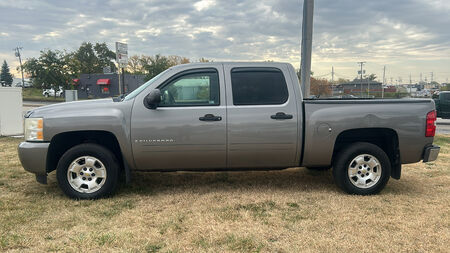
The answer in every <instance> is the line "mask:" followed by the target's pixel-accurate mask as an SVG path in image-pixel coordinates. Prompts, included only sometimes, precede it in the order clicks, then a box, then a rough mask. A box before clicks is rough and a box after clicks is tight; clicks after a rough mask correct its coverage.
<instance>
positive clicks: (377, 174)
mask: <svg viewBox="0 0 450 253" xmlns="http://www.w3.org/2000/svg"><path fill="white" fill-rule="evenodd" d="M381 170H382V168H381V164H380V162H379V161H378V159H377V158H375V157H374V156H373V155H368V154H362V155H358V156H357V157H355V158H354V159H353V160H352V161H351V162H350V164H349V166H348V178H349V179H350V182H352V184H353V185H354V186H356V187H358V188H363V189H366V188H370V187H372V186H374V185H375V184H376V183H377V182H378V181H379V180H380V178H381Z"/></svg>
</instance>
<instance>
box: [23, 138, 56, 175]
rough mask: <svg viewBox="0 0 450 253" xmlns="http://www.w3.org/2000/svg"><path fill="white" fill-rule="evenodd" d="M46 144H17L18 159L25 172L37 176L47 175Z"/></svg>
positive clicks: (47, 145)
mask: <svg viewBox="0 0 450 253" xmlns="http://www.w3.org/2000/svg"><path fill="white" fill-rule="evenodd" d="M49 145H50V143H48V142H44V143H43V142H22V143H20V144H19V148H18V151H19V159H20V163H22V166H23V168H24V169H25V170H26V171H29V172H31V173H34V174H36V177H37V176H46V175H47V169H46V168H47V166H46V165H47V152H48V147H49Z"/></svg>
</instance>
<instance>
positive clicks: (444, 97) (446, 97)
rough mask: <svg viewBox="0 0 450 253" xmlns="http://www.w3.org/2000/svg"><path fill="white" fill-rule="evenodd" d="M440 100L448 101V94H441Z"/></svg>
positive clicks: (449, 94)
mask: <svg viewBox="0 0 450 253" xmlns="http://www.w3.org/2000/svg"><path fill="white" fill-rule="evenodd" d="M442 100H444V101H446V102H447V101H450V93H443V94H442Z"/></svg>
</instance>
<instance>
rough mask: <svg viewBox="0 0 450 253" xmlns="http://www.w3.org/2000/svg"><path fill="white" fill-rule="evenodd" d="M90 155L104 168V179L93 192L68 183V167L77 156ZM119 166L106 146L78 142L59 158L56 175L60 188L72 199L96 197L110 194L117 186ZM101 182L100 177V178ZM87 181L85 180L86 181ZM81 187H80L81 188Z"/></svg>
mask: <svg viewBox="0 0 450 253" xmlns="http://www.w3.org/2000/svg"><path fill="white" fill-rule="evenodd" d="M83 156H91V157H94V158H96V159H98V160H99V161H100V162H101V163H102V165H104V166H103V168H104V169H105V170H106V179H105V180H104V182H103V184H102V186H100V188H99V189H98V190H96V191H95V192H91V193H87V192H79V191H77V190H75V189H74V188H73V187H72V186H71V184H70V183H69V179H68V178H69V176H68V169H69V166H70V165H71V164H72V162H73V161H75V160H76V159H77V158H80V157H83ZM119 172H120V167H119V163H118V161H117V158H116V157H115V155H114V154H113V153H112V152H111V151H110V150H109V149H107V148H105V147H103V146H101V145H98V144H93V143H86V144H80V145H77V146H74V147H72V148H71V149H69V150H68V151H66V152H65V153H64V154H63V155H62V157H61V158H60V159H59V162H58V165H57V168H56V177H57V180H58V184H59V187H60V188H61V190H62V191H63V192H64V193H65V194H66V195H67V196H69V197H70V198H73V199H98V198H103V197H107V196H109V195H112V194H113V193H114V191H115V190H116V188H117V184H118V178H119ZM100 182H101V179H100ZM86 183H87V182H86ZM81 188H82V187H80V189H81Z"/></svg>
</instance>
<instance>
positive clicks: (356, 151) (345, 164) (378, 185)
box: [333, 142, 391, 195]
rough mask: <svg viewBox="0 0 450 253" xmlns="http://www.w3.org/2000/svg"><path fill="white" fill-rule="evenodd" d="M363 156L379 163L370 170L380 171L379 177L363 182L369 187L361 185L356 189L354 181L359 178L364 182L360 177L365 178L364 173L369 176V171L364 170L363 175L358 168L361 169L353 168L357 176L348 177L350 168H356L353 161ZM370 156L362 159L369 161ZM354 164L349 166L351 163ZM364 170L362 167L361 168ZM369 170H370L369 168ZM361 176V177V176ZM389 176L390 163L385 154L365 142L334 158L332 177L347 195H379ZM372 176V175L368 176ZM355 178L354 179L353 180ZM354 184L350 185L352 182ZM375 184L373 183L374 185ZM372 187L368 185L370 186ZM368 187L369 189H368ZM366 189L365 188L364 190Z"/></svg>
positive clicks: (352, 146)
mask: <svg viewBox="0 0 450 253" xmlns="http://www.w3.org/2000/svg"><path fill="white" fill-rule="evenodd" d="M363 154H367V155H370V156H372V157H375V158H376V160H378V162H379V166H375V167H374V168H375V169H372V171H381V173H380V172H378V173H380V174H381V175H379V177H378V181H376V180H373V181H369V180H372V179H370V178H367V179H366V181H365V182H368V184H369V185H367V186H365V185H361V186H360V187H357V186H356V185H355V184H357V183H356V182H355V181H357V180H358V178H360V179H361V180H362V181H364V178H361V177H362V176H365V173H366V172H367V173H368V174H369V172H370V171H366V170H364V171H363V173H361V171H359V170H361V169H360V168H361V167H355V168H354V169H356V170H357V173H358V175H356V176H354V177H351V176H350V175H349V170H350V167H353V166H356V165H355V163H356V161H354V159H356V158H357V157H358V156H361V155H363ZM370 156H367V157H364V160H365V159H370ZM352 161H353V162H354V163H353V164H352V166H351V164H350V163H351V162H352ZM363 169H364V167H363ZM369 170H370V168H369ZM361 174H362V176H361ZM390 175H391V163H390V161H389V158H388V156H387V155H386V153H385V152H384V151H383V150H382V149H381V148H379V147H378V146H376V145H374V144H371V143H367V142H357V143H353V144H351V145H350V146H348V147H347V148H345V149H344V150H342V151H341V152H339V153H338V154H337V156H336V159H335V161H334V163H333V177H334V180H335V182H336V184H337V185H338V186H339V187H340V188H341V189H342V190H344V191H345V192H347V193H349V194H358V195H371V194H377V193H379V192H380V191H381V190H382V189H383V188H384V187H385V186H386V184H387V182H388V181H389V178H390ZM370 176H372V175H370ZM355 178H356V179H355ZM351 180H353V182H355V184H354V183H352V181H351ZM374 182H375V183H374ZM371 183H372V184H373V185H370V184H371ZM368 186H370V187H368ZM364 187H367V188H364Z"/></svg>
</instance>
